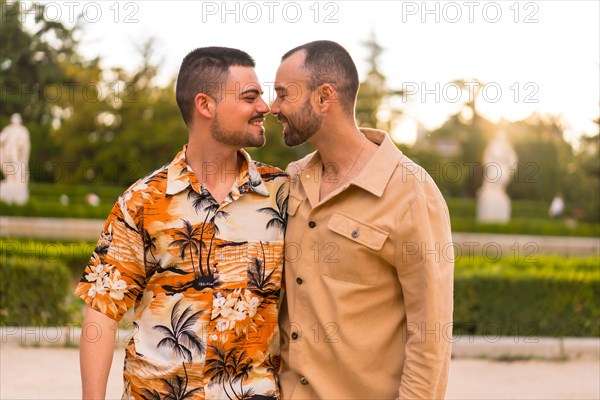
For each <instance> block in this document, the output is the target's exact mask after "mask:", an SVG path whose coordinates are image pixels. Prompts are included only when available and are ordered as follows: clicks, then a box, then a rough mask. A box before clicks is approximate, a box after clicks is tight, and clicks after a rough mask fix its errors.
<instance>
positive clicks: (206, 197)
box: [188, 188, 219, 276]
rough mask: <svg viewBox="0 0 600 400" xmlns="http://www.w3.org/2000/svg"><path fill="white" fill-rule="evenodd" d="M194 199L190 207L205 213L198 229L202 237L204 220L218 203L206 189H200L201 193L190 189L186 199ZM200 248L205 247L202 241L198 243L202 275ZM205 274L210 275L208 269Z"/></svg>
mask: <svg viewBox="0 0 600 400" xmlns="http://www.w3.org/2000/svg"><path fill="white" fill-rule="evenodd" d="M191 199H194V200H193V201H192V207H193V208H194V210H196V214H198V213H199V212H200V211H201V210H202V211H204V212H205V213H206V215H205V217H204V222H203V223H202V230H201V231H200V237H201V238H202V239H204V229H205V228H206V221H207V220H208V216H209V215H210V213H211V212H216V211H217V210H218V208H219V204H217V202H216V201H215V199H214V198H213V197H212V195H211V194H210V192H209V191H208V190H206V189H204V188H203V189H202V193H200V194H199V193H196V191H194V190H190V192H189V193H188V200H191ZM202 248H206V244H204V241H202V242H201V245H200V274H201V275H202V276H204V271H203V270H202ZM206 274H207V275H210V271H208V270H207V271H206Z"/></svg>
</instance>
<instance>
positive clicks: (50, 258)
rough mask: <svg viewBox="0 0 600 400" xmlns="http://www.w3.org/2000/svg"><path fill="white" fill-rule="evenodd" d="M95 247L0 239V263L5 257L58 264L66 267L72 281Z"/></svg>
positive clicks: (84, 265)
mask: <svg viewBox="0 0 600 400" xmlns="http://www.w3.org/2000/svg"><path fill="white" fill-rule="evenodd" d="M95 247H96V243H95V242H83V241H81V242H76V241H73V242H67V241H64V242H46V241H35V240H20V239H12V238H0V263H1V261H2V260H5V259H6V258H7V257H18V258H24V257H26V258H29V259H33V260H39V261H42V262H59V263H61V264H64V265H66V266H67V268H68V269H69V270H70V272H71V276H72V277H73V279H79V277H81V274H83V270H84V269H85V267H86V265H87V264H88V261H89V260H90V257H91V256H92V252H93V251H94V248H95Z"/></svg>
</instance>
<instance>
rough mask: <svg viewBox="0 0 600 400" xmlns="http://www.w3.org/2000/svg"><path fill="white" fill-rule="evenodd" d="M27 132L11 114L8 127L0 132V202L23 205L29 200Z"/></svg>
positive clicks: (18, 119)
mask: <svg viewBox="0 0 600 400" xmlns="http://www.w3.org/2000/svg"><path fill="white" fill-rule="evenodd" d="M30 150H31V142H30V140H29V131H28V130H27V128H25V127H24V126H23V125H22V120H21V116H20V115H19V114H13V115H12V116H11V118H10V125H8V126H6V127H4V129H2V132H0V168H1V170H2V175H4V180H3V181H2V182H0V201H3V202H5V203H9V204H11V203H15V204H25V203H27V200H29V190H28V188H27V183H28V182H29V153H30Z"/></svg>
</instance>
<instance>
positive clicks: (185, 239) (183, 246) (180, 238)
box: [169, 219, 204, 277]
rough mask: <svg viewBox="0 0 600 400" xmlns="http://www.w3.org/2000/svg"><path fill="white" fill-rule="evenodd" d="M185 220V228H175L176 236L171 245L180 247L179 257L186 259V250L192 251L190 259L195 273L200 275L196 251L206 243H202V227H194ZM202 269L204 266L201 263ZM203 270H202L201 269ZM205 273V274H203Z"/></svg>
mask: <svg viewBox="0 0 600 400" xmlns="http://www.w3.org/2000/svg"><path fill="white" fill-rule="evenodd" d="M182 221H183V229H177V230H175V238H176V240H173V241H172V242H171V243H170V244H169V247H178V248H179V257H181V259H182V260H185V252H186V251H189V253H190V261H191V262H192V269H193V270H194V275H195V276H196V277H198V274H197V273H196V267H195V266H194V255H193V254H194V253H196V254H198V253H199V251H200V248H201V247H202V245H203V244H204V243H202V236H200V232H199V230H200V227H199V226H197V227H195V228H194V227H193V226H192V224H190V222H189V221H186V220H185V219H184V220H182ZM200 269H202V266H201V265H200ZM201 272H202V271H201ZM202 275H204V274H202Z"/></svg>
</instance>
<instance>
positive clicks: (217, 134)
mask: <svg viewBox="0 0 600 400" xmlns="http://www.w3.org/2000/svg"><path fill="white" fill-rule="evenodd" d="M210 130H211V135H212V137H213V139H215V140H216V141H217V142H219V143H222V144H226V145H228V146H233V147H261V146H263V145H264V144H265V137H264V135H260V136H259V135H256V134H252V133H251V132H249V131H245V132H244V131H227V130H225V129H223V127H222V126H221V124H220V123H219V114H218V113H216V114H215V118H214V119H213V121H212V123H211V125H210Z"/></svg>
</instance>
